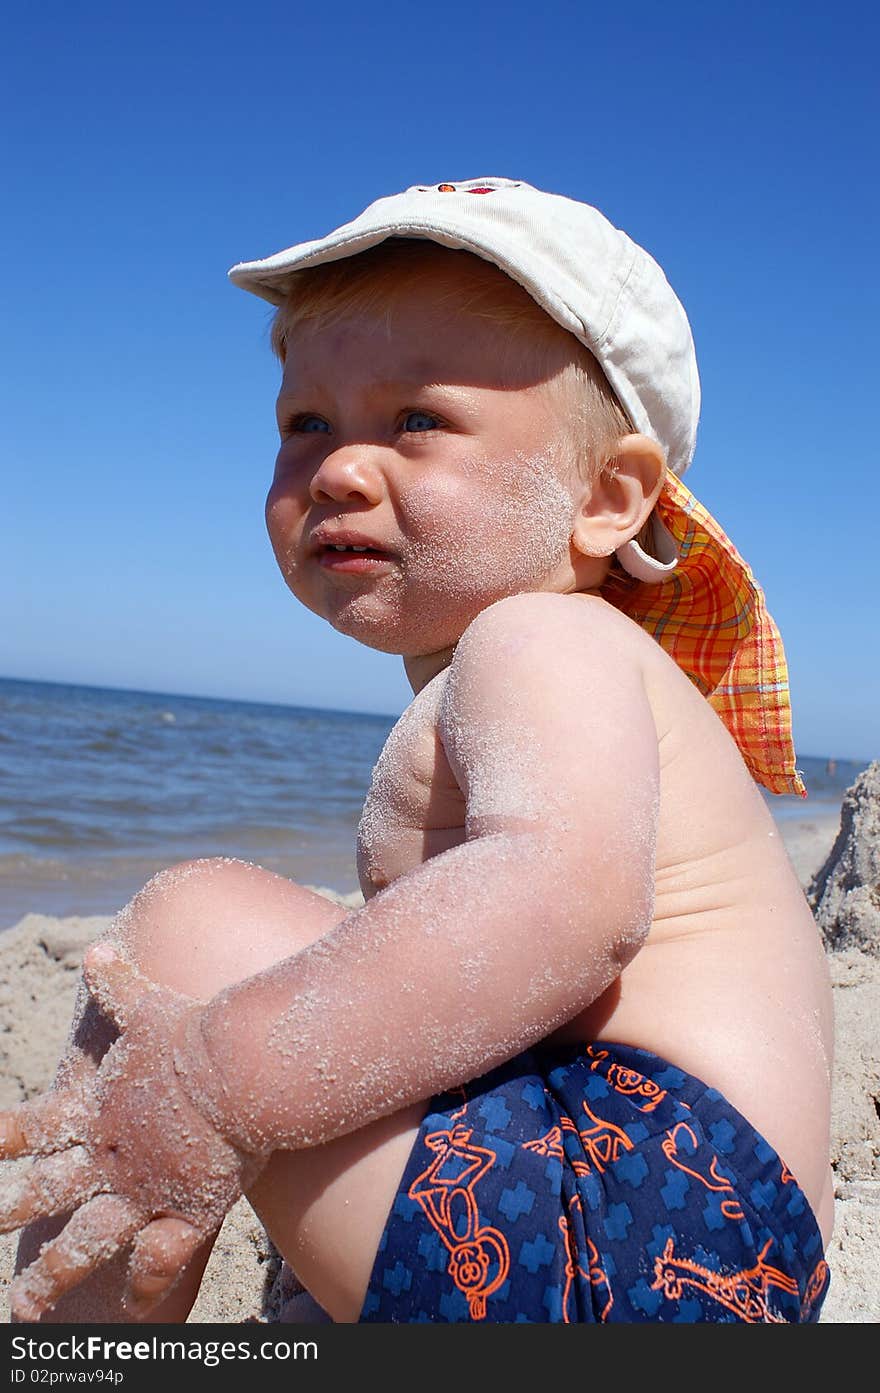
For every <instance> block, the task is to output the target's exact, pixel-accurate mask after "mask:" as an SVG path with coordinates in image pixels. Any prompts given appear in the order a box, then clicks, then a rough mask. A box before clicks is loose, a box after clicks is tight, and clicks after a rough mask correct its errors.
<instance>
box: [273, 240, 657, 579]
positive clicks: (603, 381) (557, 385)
mask: <svg viewBox="0 0 880 1393" xmlns="http://www.w3.org/2000/svg"><path fill="white" fill-rule="evenodd" d="M434 269H440V270H443V271H444V272H445V273H446V278H447V282H448V290H446V291H445V293H441V303H442V302H443V301H444V300H448V302H449V304H450V306H451V307H453V308H454V309H455V311H456V312H457V313H460V314H464V315H473V316H475V317H476V318H480V319H487V320H490V321H491V322H493V323H495V324H500V325H503V326H504V327H505V328H507V329H508V330H509V333H508V334H507V336H506V340H505V355H506V357H507V358H508V359H509V360H517V359H519V360H520V361H525V360H527V361H528V363H529V365H530V366H532V365H534V366H535V367H536V368H537V370H538V373H539V375H540V376H541V377H542V378H546V381H542V382H541V390H542V391H545V392H549V393H551V394H552V396H553V397H554V398H555V399H556V403H557V404H558V409H559V415H560V423H561V425H562V426H563V427H564V428H565V429H566V430H567V431H568V432H569V434H570V437H571V441H572V445H573V447H574V450H575V456H576V459H577V463H578V468H579V470H580V472H581V475H582V477H584V478H585V479H586V480H587V481H588V482H592V481H593V480H594V479H596V478H597V477H598V476H599V475H600V474H602V473H606V474H610V475H613V474H614V470H615V458H614V457H615V451H616V446H617V442H618V440H619V439H620V438H621V436H624V435H628V434H630V432H631V431H632V429H633V427H632V423H631V422H630V420H629V418H628V417H627V415H626V413H625V412H624V410H623V408H622V406H621V405H620V403H619V401H618V400H617V397H616V396H615V394H614V391H613V389H612V387H611V384H610V383H609V381H608V379H607V377H606V376H605V374H604V372H603V371H602V369H601V367H600V365H599V363H598V362H597V360H596V358H595V357H594V356H593V354H592V353H590V352H589V350H588V349H587V348H586V347H585V346H584V345H583V344H582V343H580V342H579V340H578V339H576V338H575V337H574V335H573V334H570V333H569V332H568V331H567V330H566V329H563V328H562V326H561V325H560V324H557V322H556V321H555V320H554V319H552V318H551V317H550V315H549V314H547V313H546V311H545V310H543V309H541V307H540V305H539V304H538V303H537V301H536V300H533V299H532V297H531V295H529V294H528V292H527V291H525V290H524V289H523V288H522V287H520V286H518V285H517V284H516V282H515V281H513V280H512V279H511V278H510V277H509V276H507V275H506V274H505V272H503V271H502V270H500V268H498V267H497V266H495V264H494V262H490V261H486V260H484V259H483V258H481V257H479V256H477V255H475V254H474V253H473V252H469V251H461V250H456V249H453V248H451V247H444V246H441V245H440V244H439V243H437V242H433V241H429V240H428V239H419V238H404V237H391V238H388V239H386V240H385V241H384V242H380V243H379V244H378V245H377V246H375V247H370V248H369V249H368V250H366V251H363V252H359V253H358V255H356V256H353V257H344V258H341V259H340V260H337V261H330V262H325V263H323V264H322V265H320V266H315V267H312V268H311V269H309V270H306V271H294V272H293V273H292V274H291V276H290V278H289V281H288V292H287V296H286V298H285V299H284V301H283V302H282V304H280V305H279V307H278V309H277V310H276V312H275V315H274V317H273V319H272V324H271V329H270V338H271V345H272V350H273V352H274V353H275V355H276V357H277V358H278V359H279V360H280V362H282V363H284V362H285V360H286V358H287V350H288V342H289V339H290V336H291V333H292V332H293V331H294V330H295V329H296V328H298V327H299V326H301V325H311V326H316V327H317V326H320V327H322V328H327V327H330V326H331V325H333V324H335V323H338V322H339V321H340V320H341V319H343V318H344V317H345V316H346V315H347V314H349V313H351V312H352V311H358V312H363V311H381V312H383V313H384V315H385V318H386V323H387V324H388V326H389V330H390V326H391V319H392V315H393V310H394V307H395V305H396V303H397V302H398V301H399V300H400V298H401V297H402V296H403V295H405V293H406V291H407V290H411V289H413V288H415V287H416V286H417V285H418V284H419V283H420V282H421V281H422V280H423V278H424V276H425V274H426V272H428V271H430V270H434ZM487 269H488V270H489V274H488V275H487ZM450 272H452V274H450ZM512 287H515V290H514V291H513V293H511V288H512ZM499 291H502V293H499ZM649 538H650V526H649V525H648V524H646V527H645V528H644V529H643V530H642V532H641V533H640V534H639V538H638V539H637V540H639V542H640V543H641V544H642V545H643V546H644V545H646V543H647V542H648V540H649ZM609 577H612V578H614V579H615V580H616V581H620V582H626V581H628V580H629V577H627V575H626V573H625V572H624V571H623V570H622V569H621V568H620V567H619V566H618V565H617V563H616V562H615V560H614V558H613V557H612V558H611V569H610V572H609Z"/></svg>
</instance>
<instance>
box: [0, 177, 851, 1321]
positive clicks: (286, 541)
mask: <svg viewBox="0 0 880 1393" xmlns="http://www.w3.org/2000/svg"><path fill="white" fill-rule="evenodd" d="M230 274H231V276H232V279H233V280H234V281H235V282H236V283H238V284H240V285H242V286H244V287H245V288H246V289H250V290H253V291H255V292H256V293H257V294H259V295H262V296H264V298H267V299H269V300H270V301H272V302H273V303H276V304H278V305H279V306H280V307H281V308H280V310H279V314H278V317H277V319H276V322H275V327H274V331H273V339H274V343H275V346H276V349H277V350H278V352H279V356H280V357H281V358H282V361H283V363H284V377H283V382H282V387H281V392H280V395H279V401H278V417H279V429H280V433H281V446H280V450H279V453H278V458H277V462H276V468H275V477H274V480H273V483H272V486H271V489H270V492H269V497H268V501H267V522H268V528H269V534H270V537H271V539H272V545H273V548H274V551H275V555H276V557H277V559H278V563H279V566H280V568H281V571H282V573H283V575H284V577H285V580H286V582H287V584H288V586H289V587H290V589H291V590H292V591H293V593H294V594H295V595H296V596H297V598H298V599H299V600H300V601H301V602H302V603H304V604H306V605H307V606H308V607H309V608H310V609H312V610H314V611H315V612H316V613H318V614H321V615H323V616H324V617H325V618H327V619H328V620H329V622H330V623H331V624H333V625H334V627H336V628H337V629H339V630H340V631H342V632H344V633H348V634H351V635H353V636H354V637H356V638H358V639H360V640H361V641H362V642H364V643H367V644H369V645H370V646H372V647H375V648H378V649H382V650H384V651H388V652H395V653H400V654H402V655H403V658H404V664H405V667H406V671H407V675H408V677H409V679H410V682H411V684H412V687H413V690H414V693H415V697H414V700H413V702H412V703H411V705H410V706H409V707H408V708H407V710H406V711H405V712H404V714H403V716H402V717H401V719H400V721H399V722H398V723H397V725H396V726H395V728H394V730H393V732H392V733H391V735H390V737H389V739H388V741H387V743H386V746H385V748H384V750H383V751H382V754H381V756H380V758H379V760H378V762H377V765H376V768H375V770H374V772H373V780H372V784H371V787H370V790H369V794H368V797H367V800H366V803H365V807H364V813H363V817H362V820H361V825H360V828H359V834H358V866H359V872H360V878H361V884H362V888H363V892H364V896H365V904H364V906H363V908H361V909H358V910H356V911H354V912H352V913H346V912H345V911H344V910H343V909H341V908H340V907H339V906H336V905H334V904H331V903H330V902H328V901H327V900H324V899H321V898H320V897H318V896H315V895H312V894H311V893H309V892H307V891H304V890H302V889H301V888H300V887H298V886H295V885H293V884H291V883H290V882H287V881H284V880H282V879H280V878H279V877H277V876H273V875H270V874H268V873H267V872H264V871H262V870H259V869H258V868H256V867H252V866H245V865H243V864H241V863H237V862H218V861H213V862H202V863H198V862H196V863H190V864H188V865H185V866H183V867H178V868H176V869H173V870H171V871H168V872H166V873H164V874H162V875H160V876H158V877H156V879H155V880H154V881H152V882H150V884H149V885H148V886H147V887H145V889H144V890H143V891H142V892H141V893H140V895H138V896H137V897H136V899H135V900H134V901H133V902H132V904H131V905H130V906H128V907H127V909H126V910H124V911H123V913H122V914H121V915H120V916H119V919H118V920H117V922H116V924H115V926H114V933H113V935H112V941H111V942H110V943H108V944H100V945H97V946H96V947H95V948H94V949H93V950H92V952H91V954H90V955H89V957H88V959H87V963H86V968H85V976H86V981H87V983H88V986H89V988H90V991H91V1000H90V1001H89V1002H88V1003H87V1004H85V1005H84V1006H83V1009H82V1010H81V1012H80V1017H79V1021H78V1023H77V1025H76V1028H75V1030H74V1032H73V1034H72V1038H71V1045H70V1049H69V1051H68V1054H67V1056H66V1058H65V1059H64V1060H63V1061H62V1065H61V1068H60V1070H59V1076H58V1079H57V1081H56V1086H55V1089H54V1091H53V1092H52V1093H50V1094H48V1095H47V1096H46V1098H45V1099H43V1100H40V1101H38V1102H36V1103H34V1104H31V1105H26V1106H25V1107H23V1108H21V1109H18V1110H16V1112H14V1113H10V1114H7V1115H6V1116H5V1118H4V1119H3V1120H2V1136H3V1139H4V1140H3V1146H4V1154H6V1155H9V1156H14V1155H24V1154H34V1155H39V1156H41V1157H43V1159H41V1160H39V1161H37V1163H36V1164H35V1165H34V1167H33V1168H32V1169H31V1170H30V1171H29V1172H28V1173H27V1174H26V1175H25V1178H24V1180H23V1181H22V1182H21V1183H20V1186H19V1187H18V1188H17V1189H12V1190H10V1191H8V1192H7V1194H6V1196H5V1200H4V1203H3V1209H4V1211H5V1215H6V1227H7V1228H13V1227H17V1226H20V1225H22V1224H25V1223H30V1225H31V1227H30V1229H29V1231H28V1234H26V1240H27V1241H26V1242H25V1243H24V1245H23V1250H22V1252H23V1256H24V1258H25V1259H27V1257H28V1256H33V1257H34V1260H33V1261H32V1262H31V1264H30V1265H29V1266H28V1267H26V1269H25V1271H24V1272H23V1273H22V1275H21V1276H20V1277H19V1278H18V1279H17V1281H16V1282H15V1284H14V1287H13V1309H14V1311H15V1313H16V1315H17V1317H18V1318H20V1319H25V1320H36V1319H40V1318H41V1317H42V1316H43V1315H48V1316H49V1317H50V1318H53V1319H60V1318H66V1319H71V1318H78V1319H84V1318H85V1319H96V1318H98V1319H105V1320H106V1319H113V1318H116V1319H119V1318H123V1319H125V1318H128V1319H133V1318H138V1319H140V1318H149V1319H157V1320H171V1319H183V1318H185V1315H186V1312H187V1310H188V1309H189V1306H190V1304H191V1301H192V1299H193V1297H194V1294H195V1291H196V1290H197V1287H198V1282H199V1279H200V1274H201V1271H202V1269H203V1266H204V1262H205V1261H206V1258H207V1254H208V1251H209V1250H210V1245H211V1242H212V1241H213V1238H214V1237H215V1236H216V1232H217V1229H218V1228H219V1225H220V1223H221V1222H222V1219H223V1216H224V1214H225V1213H226V1211H227V1209H228V1207H229V1206H230V1204H231V1203H232V1202H233V1201H234V1200H235V1199H236V1198H237V1196H238V1195H239V1194H240V1193H241V1192H242V1191H244V1192H245V1193H247V1195H248V1197H249V1199H250V1201H251V1203H252V1204H253V1205H254V1208H255V1209H256V1211H257V1213H258V1214H259V1215H260V1216H261V1218H262V1219H263V1221H264V1223H265V1224H266V1227H267V1229H268V1230H269V1232H270V1234H271V1235H272V1237H273V1239H274V1240H275V1242H276V1244H277V1246H278V1247H279V1249H280V1251H281V1252H282V1253H283V1254H284V1255H285V1257H286V1258H287V1259H288V1261H289V1262H290V1263H291V1265H292V1267H293V1268H294V1270H295V1271H296V1273H297V1275H298V1276H299V1277H300V1279H301V1280H302V1282H303V1283H304V1285H305V1286H306V1287H307V1288H308V1289H309V1291H310V1292H311V1293H312V1295H313V1296H314V1297H315V1298H316V1300H317V1301H318V1302H320V1303H321V1305H322V1306H323V1307H324V1308H325V1309H326V1310H327V1311H328V1312H329V1313H330V1315H331V1316H332V1317H333V1319H335V1320H342V1321H353V1320H358V1319H361V1320H398V1321H419V1320H431V1321H458V1320H469V1321H477V1322H479V1321H486V1320H488V1321H505V1322H508V1321H509V1322H512V1321H520V1320H525V1321H642V1320H673V1321H674V1320H678V1321H693V1320H700V1319H702V1320H712V1321H746V1322H751V1321H789V1322H797V1321H802V1320H803V1321H808V1320H815V1319H817V1318H818V1313H819V1308H820V1306H821V1302H822V1299H823V1296H824V1292H825V1289H826V1286H827V1280H828V1275H827V1268H826V1265H825V1263H824V1261H823V1258H822V1253H823V1248H824V1246H825V1245H826V1244H827V1241H828V1238H829V1237H830V1231H831V1213H832V1200H831V1194H832V1191H831V1176H830V1170H829V1165H828V1125H829V1076H830V1055H831V1006H830V989H829V980H828V974H827V970H826V965H825V961H824V956H823V953H822V949H821V946H820V942H819V938H818V935H817V933H816V931H815V927H814V924H813V921H812V918H811V916H810V913H809V910H808V908H807V905H806V902H805V899H804V896H803V894H802V893H801V890H800V887H799V885H798V883H797V880H796V878H795V876H794V873H793V871H792V868H791V866H790V864H789V862H788V859H787V857H786V855H785V852H784V850H783V848H782V846H781V844H780V841H779V838H778V836H777V835H776V832H775V828H774V824H773V821H772V818H771V817H770V815H769V813H768V812H767V810H766V807H765V805H764V802H763V799H762V797H761V796H760V794H759V792H758V791H757V789H756V787H755V784H754V782H753V780H754V779H758V780H760V781H761V782H763V783H765V784H766V785H767V786H768V787H769V788H771V789H773V790H774V791H776V792H782V791H791V792H799V793H802V792H803V785H802V784H801V782H800V778H799V776H798V774H797V771H796V770H795V768H794V756H793V751H792V748H791V740H790V725H789V710H788V697H787V682H786V676H785V667H784V659H783V657H782V652H781V646H780V644H779V637H778V634H777V632H776V630H775V628H774V626H773V624H772V621H771V620H770V618H769V616H768V615H767V613H766V610H765V608H764V605H763V597H762V596H761V593H760V590H759V589H758V587H757V585H756V583H755V582H754V579H753V577H752V576H751V572H750V571H749V570H748V568H747V567H746V565H745V563H744V562H742V560H741V559H740V557H739V556H738V555H737V553H736V552H735V550H734V549H733V547H732V545H731V544H730V542H729V541H728V539H727V538H726V537H725V535H724V534H723V532H721V530H720V528H718V525H717V524H716V523H714V521H713V520H712V519H711V518H710V517H709V515H708V514H707V513H706V512H705V510H703V509H702V508H701V507H700V506H699V504H697V503H696V500H695V499H694V498H693V496H692V495H691V494H690V493H689V492H688V490H687V489H685V488H684V486H683V485H682V484H681V483H680V482H679V480H678V478H677V475H678V474H680V473H681V472H683V471H684V469H686V468H687V465H688V464H689V462H690V458H691V454H692V452H693V446H694V438H695V431H696V420H697V414H698V398H699V388H698V381H697V373H696V364H695V360H694V355H693V345H692V341H691V336H690V330H689V327H688V324H687V320H686V318H685V315H684V312H683V310H682V309H681V306H680V305H679V303H678V301H677V299H676V297H675V296H674V294H673V293H672V291H671V289H670V288H669V286H668V284H667V282H666V280H665V278H664V277H663V275H662V272H661V271H660V270H659V268H658V267H657V266H656V264H655V263H654V262H653V261H652V260H651V258H650V257H648V256H647V254H646V253H644V252H643V251H642V250H641V249H640V248H638V247H636V246H635V245H634V244H633V243H632V242H630V241H629V239H628V238H626V237H625V236H624V235H623V234H622V233H620V232H618V231H617V230H616V229H614V228H612V227H611V226H610V224H608V223H607V222H606V220H605V219H604V218H603V217H602V216H601V215H600V214H599V213H597V212H596V210H594V209H592V208H589V207H588V206H586V205H584V204H580V203H575V202H573V201H571V200H569V199H565V198H560V197H557V196H555V195H550V194H546V193H542V192H540V191H538V190H535V189H532V188H531V187H530V186H528V185H526V184H523V183H518V182H515V181H510V180H504V179H484V180H474V181H468V182H465V183H463V184H441V185H439V186H436V187H434V188H428V187H424V186H419V187H416V188H413V189H409V190H407V191H406V192H405V193H403V194H399V195H395V196H393V197H391V198H388V199H382V200H379V202H377V203H376V204H373V205H372V206H371V207H370V208H368V209H367V210H366V212H365V213H364V214H362V215H361V216H360V218H358V219H356V220H355V221H354V222H353V223H351V224H348V225H346V226H345V227H343V228H341V229H338V230H337V231H336V232H334V233H331V234H330V235H329V236H328V237H326V238H323V239H321V240H319V241H317V242H312V243H306V244H303V245H302V246H299V247H295V248H292V249H290V250H288V251H285V252H282V253H280V254H279V255H277V256H275V257H270V258H268V259H267V260H266V261H262V262H256V263H249V264H243V265H241V266H238V267H236V268H234V269H233V271H232V272H231V273H230ZM707 698H708V699H707ZM346 700H347V699H346ZM713 708H714V709H713ZM719 716H720V717H721V719H720V720H719ZM111 1042H112V1043H111ZM108 1045H109V1048H108ZM746 1119H748V1120H746ZM781 1158H784V1160H783V1159H781ZM789 1167H790V1169H789ZM71 1212H72V1216H73V1217H72V1218H70V1220H69V1222H68V1223H67V1224H66V1227H64V1226H63V1225H64V1222H65V1219H66V1218H67V1216H68V1215H70V1214H71ZM53 1216H54V1217H53ZM36 1221H38V1222H36ZM52 1234H57V1236H55V1237H52V1236H51V1235H52ZM47 1236H48V1237H47ZM44 1238H47V1241H46V1243H45V1246H43V1247H42V1250H41V1252H40V1253H39V1255H36V1248H37V1245H38V1243H39V1242H40V1241H41V1240H42V1239H44ZM129 1247H130V1249H131V1253H130V1259H129V1260H128V1276H127V1279H126V1282H127V1297H126V1305H125V1306H124V1307H120V1305H119V1296H118V1291H119V1289H120V1287H121V1285H122V1277H121V1268H120V1263H121V1262H122V1261H124V1260H125V1257H126V1255H127V1251H128V1249H129ZM66 1294H67V1295H66ZM65 1303H67V1304H65ZM71 1313H72V1314H71Z"/></svg>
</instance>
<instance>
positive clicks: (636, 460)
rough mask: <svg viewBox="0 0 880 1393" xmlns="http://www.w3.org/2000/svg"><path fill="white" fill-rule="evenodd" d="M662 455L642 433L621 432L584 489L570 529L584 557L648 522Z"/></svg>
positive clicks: (606, 551) (609, 549)
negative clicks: (608, 457) (609, 457)
mask: <svg viewBox="0 0 880 1393" xmlns="http://www.w3.org/2000/svg"><path fill="white" fill-rule="evenodd" d="M665 472H666V457H665V455H664V453H663V449H662V447H661V446H660V445H658V444H657V442H656V440H651V438H650V437H649V436H647V435H635V434H633V435H624V436H622V437H621V439H620V440H618V442H617V446H616V449H615V453H614V458H613V459H612V460H609V461H608V464H607V465H606V467H605V469H603V471H602V473H601V474H600V475H599V476H598V478H597V479H596V480H595V482H594V483H593V485H592V487H591V488H590V489H589V491H588V492H585V494H584V497H583V500H582V502H581V507H580V511H579V512H578V515H577V518H576V519H575V524H574V528H573V530H572V536H571V540H572V544H573V545H574V546H575V547H576V548H577V550H578V551H580V552H582V553H583V554H584V556H611V555H613V553H614V552H615V551H617V548H618V547H622V546H623V544H624V542H628V541H630V539H631V538H632V537H635V536H636V534H637V533H638V532H640V531H641V529H642V527H643V526H644V524H645V522H647V520H648V518H649V516H650V514H651V512H652V510H653V507H654V504H655V503H656V502H657V499H658V498H659V497H660V491H661V489H662V488H663V479H664V476H665Z"/></svg>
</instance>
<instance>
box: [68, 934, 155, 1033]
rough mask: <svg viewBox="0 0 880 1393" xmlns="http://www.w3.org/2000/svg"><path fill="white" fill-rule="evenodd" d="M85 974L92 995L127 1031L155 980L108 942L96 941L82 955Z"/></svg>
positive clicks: (152, 988)
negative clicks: (144, 974) (149, 978)
mask: <svg viewBox="0 0 880 1393" xmlns="http://www.w3.org/2000/svg"><path fill="white" fill-rule="evenodd" d="M83 976H84V978H85V980H86V985H87V986H88V989H89V991H90V992H91V994H92V996H93V997H94V998H95V1000H96V1001H97V1003H98V1005H99V1006H100V1007H101V1010H102V1011H103V1012H104V1014H105V1015H106V1016H109V1018H110V1020H111V1021H112V1022H113V1024H114V1025H115V1026H116V1027H117V1028H118V1029H119V1030H124V1029H125V1027H126V1025H127V1023H128V1021H129V1020H130V1019H131V1016H132V1013H133V1011H134V1010H135V1008H136V1007H137V1006H138V1005H139V1003H140V1002H141V1001H143V999H144V997H145V996H147V995H148V993H150V992H153V991H155V990H156V987H155V985H154V983H152V982H150V981H149V980H148V978H146V977H144V976H143V974H142V973H140V972H138V970H137V968H136V967H133V966H132V964H131V963H128V962H126V961H125V959H124V958H121V957H120V956H119V953H118V951H117V950H116V949H115V948H114V947H113V946H112V945H111V944H109V943H93V944H92V946H91V947H90V948H89V949H88V951H87V953H86V955H85V957H84V958H83Z"/></svg>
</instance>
